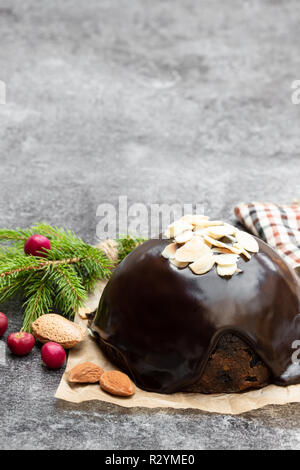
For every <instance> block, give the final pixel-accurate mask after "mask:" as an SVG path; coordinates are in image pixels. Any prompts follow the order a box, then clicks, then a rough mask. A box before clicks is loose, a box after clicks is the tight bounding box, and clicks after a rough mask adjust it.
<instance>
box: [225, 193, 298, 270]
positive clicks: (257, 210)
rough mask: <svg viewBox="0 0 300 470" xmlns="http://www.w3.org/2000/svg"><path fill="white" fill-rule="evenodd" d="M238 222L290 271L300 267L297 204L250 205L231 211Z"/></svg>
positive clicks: (255, 203) (259, 203)
mask: <svg viewBox="0 0 300 470" xmlns="http://www.w3.org/2000/svg"><path fill="white" fill-rule="evenodd" d="M234 212H235V215H236V216H237V218H238V219H239V221H240V222H241V223H242V224H243V225H245V226H246V227H247V229H248V230H250V231H251V232H252V233H253V234H254V235H256V236H257V237H260V238H262V239H263V240H264V241H265V242H266V243H268V244H269V245H270V246H272V247H273V248H275V249H276V250H277V251H278V252H279V254H280V255H281V256H282V257H283V258H284V259H285V261H287V262H288V263H289V264H290V265H292V267H293V268H295V267H297V266H300V203H299V202H295V203H293V204H291V205H283V206H279V205H276V204H271V203H263V202H252V203H249V204H239V205H238V206H237V207H236V208H235V209H234Z"/></svg>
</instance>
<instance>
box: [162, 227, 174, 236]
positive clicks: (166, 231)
mask: <svg viewBox="0 0 300 470" xmlns="http://www.w3.org/2000/svg"><path fill="white" fill-rule="evenodd" d="M163 236H164V237H166V238H172V237H171V231H170V229H169V228H167V229H166V230H165V231H164V233H163Z"/></svg>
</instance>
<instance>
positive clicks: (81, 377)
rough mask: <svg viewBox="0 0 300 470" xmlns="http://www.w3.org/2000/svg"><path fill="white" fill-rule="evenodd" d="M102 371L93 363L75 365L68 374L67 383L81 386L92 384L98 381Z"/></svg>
mask: <svg viewBox="0 0 300 470" xmlns="http://www.w3.org/2000/svg"><path fill="white" fill-rule="evenodd" d="M103 373H104V370H103V369H101V367H99V366H97V364H94V363H93V362H83V363H82V364H77V366H75V367H73V369H71V370H70V372H69V373H68V381H69V382H70V383H81V384H94V383H97V382H99V381H100V377H101V375H102V374H103Z"/></svg>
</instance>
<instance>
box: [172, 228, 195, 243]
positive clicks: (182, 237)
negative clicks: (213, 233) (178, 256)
mask: <svg viewBox="0 0 300 470" xmlns="http://www.w3.org/2000/svg"><path fill="white" fill-rule="evenodd" d="M193 236H194V232H192V230H187V231H186V232H182V233H180V234H179V235H177V237H175V241H176V242H177V243H186V242H188V241H190V240H191V239H192V238H193Z"/></svg>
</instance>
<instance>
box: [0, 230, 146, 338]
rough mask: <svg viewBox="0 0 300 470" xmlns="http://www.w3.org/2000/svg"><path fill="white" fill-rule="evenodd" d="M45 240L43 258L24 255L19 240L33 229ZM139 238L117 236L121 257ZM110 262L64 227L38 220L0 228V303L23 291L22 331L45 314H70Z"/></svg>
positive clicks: (105, 275) (107, 274) (106, 272)
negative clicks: (24, 226)
mask: <svg viewBox="0 0 300 470" xmlns="http://www.w3.org/2000/svg"><path fill="white" fill-rule="evenodd" d="M36 233H38V234H40V235H44V236H45V237H47V238H49V240H50V242H51V250H49V251H47V255H46V257H34V256H26V255H25V253H24V243H25V242H26V240H27V239H28V238H29V237H30V236H32V235H34V234H36ZM144 241H145V240H144V239H142V238H136V237H133V236H124V237H122V238H120V239H119V240H117V243H118V252H119V257H118V261H119V262H121V261H122V260H123V259H124V258H125V257H126V256H127V255H128V254H129V253H130V252H131V251H132V250H133V249H134V248H135V247H136V246H138V245H140V244H141V243H143V242H144ZM112 268H113V263H112V261H111V260H109V259H108V258H107V257H106V255H105V254H104V252H102V251H101V250H99V249H98V248H95V247H93V246H90V245H88V244H86V243H84V242H83V241H82V240H81V239H80V238H78V237H77V236H76V235H75V234H74V233H73V232H71V231H70V230H64V229H63V228H61V227H52V226H50V225H48V224H46V223H39V224H36V225H34V226H33V227H31V228H28V229H16V230H8V229H0V302H1V303H2V302H4V301H6V300H8V299H11V298H13V297H16V296H20V295H22V296H23V310H24V314H23V331H31V325H32V323H33V322H34V321H35V320H36V319H37V318H39V317H40V316H41V315H44V314H45V313H49V312H53V311H59V313H61V314H62V315H65V316H67V317H69V318H70V317H72V316H73V315H74V314H75V312H76V311H77V310H78V308H79V307H80V306H82V305H83V304H84V302H85V301H86V299H87V296H88V293H89V292H90V291H92V290H93V288H94V287H95V285H96V283H97V281H98V280H100V279H108V278H109V277H110V275H111V271H112Z"/></svg>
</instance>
